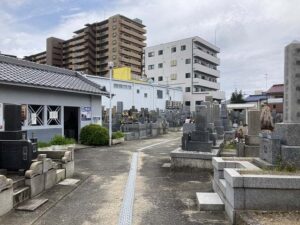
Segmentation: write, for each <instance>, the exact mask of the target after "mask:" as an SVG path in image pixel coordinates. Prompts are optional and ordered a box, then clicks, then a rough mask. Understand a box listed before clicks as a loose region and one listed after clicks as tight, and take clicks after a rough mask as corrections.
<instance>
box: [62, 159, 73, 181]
mask: <svg viewBox="0 0 300 225" xmlns="http://www.w3.org/2000/svg"><path fill="white" fill-rule="evenodd" d="M61 167H62V169H65V171H66V178H70V177H73V175H74V170H75V161H71V162H67V163H63V164H61Z"/></svg>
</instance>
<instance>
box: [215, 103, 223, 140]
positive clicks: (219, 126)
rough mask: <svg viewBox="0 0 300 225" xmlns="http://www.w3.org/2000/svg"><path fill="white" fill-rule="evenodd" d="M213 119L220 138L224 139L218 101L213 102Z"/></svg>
mask: <svg viewBox="0 0 300 225" xmlns="http://www.w3.org/2000/svg"><path fill="white" fill-rule="evenodd" d="M213 121H214V127H215V129H216V132H217V137H218V139H223V137H224V127H223V123H222V120H221V117H220V106H219V103H217V102H214V103H213Z"/></svg>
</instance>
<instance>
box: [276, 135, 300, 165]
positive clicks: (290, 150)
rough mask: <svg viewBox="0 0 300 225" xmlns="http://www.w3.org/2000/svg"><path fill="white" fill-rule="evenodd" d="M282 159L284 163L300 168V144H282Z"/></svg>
mask: <svg viewBox="0 0 300 225" xmlns="http://www.w3.org/2000/svg"><path fill="white" fill-rule="evenodd" d="M299 139H300V136H299ZM281 159H282V161H283V162H284V163H288V164H291V165H294V166H296V167H297V168H300V146H287V145H281Z"/></svg>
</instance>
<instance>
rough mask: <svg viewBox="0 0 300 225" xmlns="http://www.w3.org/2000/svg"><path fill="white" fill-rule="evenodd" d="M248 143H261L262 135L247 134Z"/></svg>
mask: <svg viewBox="0 0 300 225" xmlns="http://www.w3.org/2000/svg"><path fill="white" fill-rule="evenodd" d="M245 144H246V145H260V137H259V136H258V135H245Z"/></svg>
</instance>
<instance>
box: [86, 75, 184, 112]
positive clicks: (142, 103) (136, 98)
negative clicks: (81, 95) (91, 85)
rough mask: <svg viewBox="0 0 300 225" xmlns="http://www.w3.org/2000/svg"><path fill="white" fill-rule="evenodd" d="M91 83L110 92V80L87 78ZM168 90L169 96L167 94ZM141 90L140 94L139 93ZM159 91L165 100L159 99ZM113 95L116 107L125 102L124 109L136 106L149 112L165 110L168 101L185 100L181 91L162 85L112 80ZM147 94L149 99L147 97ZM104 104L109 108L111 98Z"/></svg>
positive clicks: (95, 77) (113, 104)
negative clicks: (124, 86)
mask: <svg viewBox="0 0 300 225" xmlns="http://www.w3.org/2000/svg"><path fill="white" fill-rule="evenodd" d="M87 78H88V79H90V80H91V81H93V82H95V83H97V84H99V85H101V86H105V87H106V90H107V91H109V79H107V78H103V77H98V76H87ZM115 84H117V85H126V86H127V87H130V89H128V88H116V87H115ZM167 89H168V90H169V94H167ZM138 90H139V93H138ZM157 90H161V91H163V98H162V99H158V98H157ZM112 94H114V95H115V96H114V97H113V99H112V106H116V105H117V102H119V101H121V102H123V107H124V109H130V108H131V107H132V106H135V108H137V109H141V108H148V109H149V110H155V109H156V108H159V109H162V110H164V109H165V107H166V100H170V99H171V100H172V101H180V102H182V100H183V95H182V91H181V89H177V88H167V87H166V86H162V85H151V84H142V83H133V82H129V81H121V80H112ZM145 94H147V97H145ZM102 104H103V105H104V106H105V107H106V108H108V107H109V98H106V97H103V99H102Z"/></svg>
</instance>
